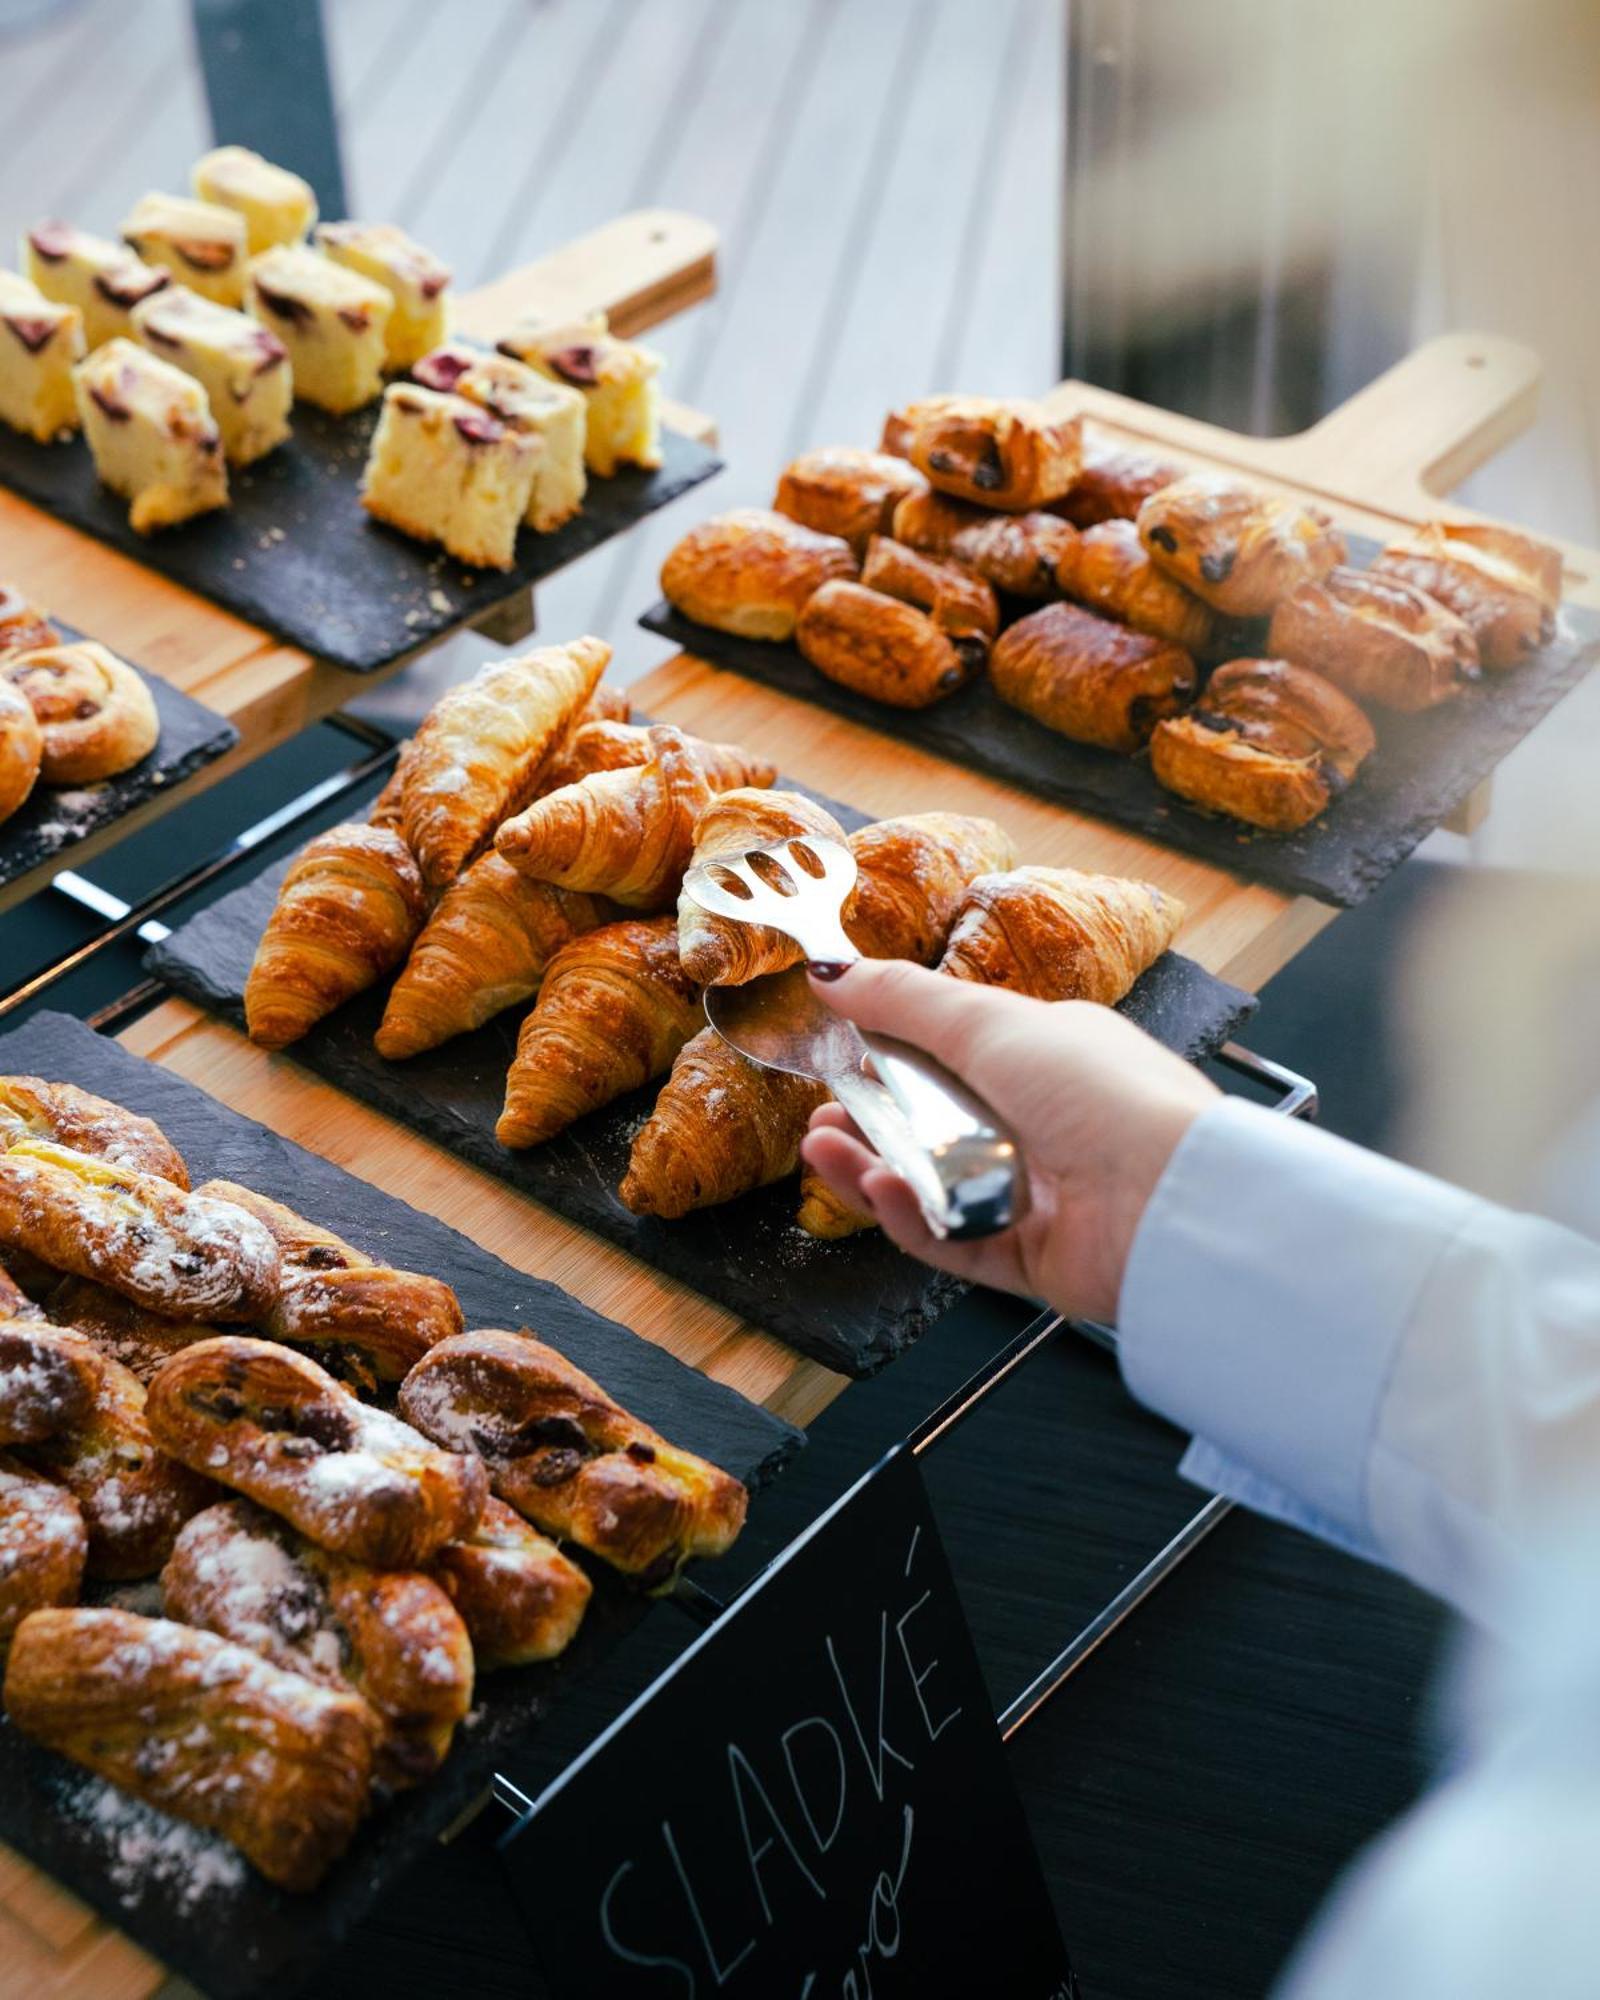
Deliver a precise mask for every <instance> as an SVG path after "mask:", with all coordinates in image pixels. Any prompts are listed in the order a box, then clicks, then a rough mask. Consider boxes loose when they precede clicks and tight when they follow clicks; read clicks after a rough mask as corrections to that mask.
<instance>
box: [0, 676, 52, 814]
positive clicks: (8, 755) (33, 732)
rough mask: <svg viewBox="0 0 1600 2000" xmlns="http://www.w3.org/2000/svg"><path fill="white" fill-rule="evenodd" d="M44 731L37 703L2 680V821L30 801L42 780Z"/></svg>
mask: <svg viewBox="0 0 1600 2000" xmlns="http://www.w3.org/2000/svg"><path fill="white" fill-rule="evenodd" d="M43 757H44V731H43V730H42V729H41V728H40V727H39V718H38V716H36V715H35V714H34V712H33V703H32V702H31V701H29V700H28V699H27V697H26V696H25V695H23V694H22V693H21V692H20V690H19V689H17V688H14V687H12V686H11V685H10V683H9V682H6V681H0V820H8V819H10V817H11V815H12V814H13V813H14V812H15V811H16V809H17V807H18V806H20V805H24V804H26V802H27V798H28V794H29V793H30V792H31V791H32V790H33V788H34V786H35V784H37V782H38V779H39V765H40V762H41V760H42V759H43Z"/></svg>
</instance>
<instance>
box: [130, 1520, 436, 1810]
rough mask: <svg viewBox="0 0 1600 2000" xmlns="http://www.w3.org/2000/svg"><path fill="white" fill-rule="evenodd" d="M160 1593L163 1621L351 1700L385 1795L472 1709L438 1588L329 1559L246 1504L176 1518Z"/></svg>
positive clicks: (428, 1770)
mask: <svg viewBox="0 0 1600 2000" xmlns="http://www.w3.org/2000/svg"><path fill="white" fill-rule="evenodd" d="M161 1591H162V1604H163V1609H164V1610H165V1611H166V1613H167V1616H168V1617H169V1618H178V1619H181V1620H182V1621H183V1623H184V1624H185V1625H198V1626H201V1627H202V1628H203V1629H204V1630H206V1631H208V1632H216V1633H218V1634H220V1636H221V1637H222V1638H224V1639H234V1640H237V1641H238V1643H239V1644H240V1645H241V1646H248V1647H249V1648H250V1650H251V1652H253V1653H259V1654H260V1656H261V1658H262V1659H264V1660H270V1661H271V1663H272V1664H273V1666H275V1667H282V1668H284V1669H286V1670H287V1671H288V1672H290V1673H295V1674H301V1675H303V1676H304V1677H305V1679H307V1680H308V1681H314V1682H315V1683H316V1684H317V1686H318V1687H323V1688H329V1689H331V1690H332V1691H333V1692H334V1693H336V1694H346V1693H348V1694H356V1695H359V1696H360V1697H361V1698H362V1700H363V1701H364V1702H365V1703H366V1705H367V1706H368V1708H369V1709H371V1711H372V1712H373V1715H374V1717H375V1719H376V1723H377V1727H376V1728H375V1729H374V1731H373V1736H374V1746H373V1749H374V1758H373V1776H374V1777H375V1778H376V1779H377V1781H378V1782H379V1783H380V1784H382V1785H385V1786H387V1787H388V1788H389V1789H390V1790H392V1791H398V1790H401V1789H403V1788H404V1787H406V1786H409V1785H415V1784H420V1783H421V1782H422V1780H423V1779H424V1778H431V1777H432V1776H433V1774H434V1772H435V1771H437V1770H438V1769H439V1767H440V1765H441V1764H443V1762H444V1760H445V1757H446V1755H447V1754H448V1752H449V1749H450V1743H451V1739H452V1738H453V1737H454V1735H455V1732H456V1726H457V1724H458V1723H460V1722H461V1721H462V1720H463V1719H464V1717H465V1716H466V1713H467V1710H468V1709H469V1708H471V1706H472V1644H471V1641H470V1640H469V1639H468V1636H467V1628H466V1626H465V1624H464V1623H463V1622H462V1620H461V1618H460V1616H459V1615H458V1613H457V1611H456V1609H455V1607H454V1605H453V1604H452V1603H451V1601H450V1598H449V1596H448V1594H447V1593H446V1592H445V1591H444V1590H443V1589H442V1588H441V1587H440V1586H439V1584H437V1583H436V1582H434V1581H433V1579H432V1578H431V1577H426V1576H423V1575H422V1574H421V1573H420V1572H419V1571H416V1570H376V1569H371V1568H369V1567H368V1566H367V1565H366V1564H365V1563H359V1562H352V1561H351V1560H350V1559H349V1557H348V1556H336V1555H330V1554H329V1553H328V1551H327V1550H326V1549H321V1548H318V1546H317V1545H316V1543H315V1542H308V1541H307V1540H306V1538H305V1536H304V1535H302V1534H299V1533H297V1532H296V1530H295V1529H293V1528H291V1527H290V1526H289V1524H288V1522H287V1521H280V1520H279V1519H278V1518H277V1517H276V1516H275V1515H272V1514H268V1513H266V1512H264V1511H263V1510H262V1509H261V1508H259V1507H256V1506H252V1504H251V1503H250V1502H249V1501H248V1500H224V1501H221V1502H219V1504H218V1505H217V1506H215V1507H208V1508H207V1509H206V1510H205V1512H204V1513H203V1514H196V1515H195V1517H194V1519H193V1520H192V1521H190V1522H188V1523H187V1525H186V1526H185V1528H184V1530H183V1533H182V1534H181V1535H180V1536H179V1537H178V1540H177V1544H176V1546H175V1547H174V1549H173V1551H172V1554H171V1555H170V1556H169V1557H168V1558H167V1565H166V1568H165V1569H164V1570H162V1572H161Z"/></svg>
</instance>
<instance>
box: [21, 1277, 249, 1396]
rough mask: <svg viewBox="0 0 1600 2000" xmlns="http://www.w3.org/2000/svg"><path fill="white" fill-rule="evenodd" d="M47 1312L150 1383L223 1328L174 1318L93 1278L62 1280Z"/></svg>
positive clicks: (51, 1293)
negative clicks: (181, 1353)
mask: <svg viewBox="0 0 1600 2000" xmlns="http://www.w3.org/2000/svg"><path fill="white" fill-rule="evenodd" d="M45 1310H46V1311H47V1312H48V1313H49V1315H50V1317H51V1319H52V1320H53V1321H54V1322H55V1323H56V1325H57V1326H64V1327H70V1328H71V1329H72V1331H73V1332H74V1333H81V1334H84V1335H86V1336H87V1337H88V1338H89V1339H90V1340H92V1341H93V1342H94V1344H95V1346H96V1347H98V1348H99V1350H100V1352H101V1353H102V1354H107V1355H109V1356H110V1357H111V1359H112V1360H113V1361H120V1362H121V1364H122V1366H123V1367H124V1368H126V1369H127V1370H128V1371H129V1372H130V1373H131V1374H134V1375H137V1376H138V1378H139V1380H140V1381H141V1382H148V1381H149V1380H150V1377H151V1376H152V1375H153V1374H154V1373H155V1372H156V1370H157V1369H158V1368H159V1367H160V1366H161V1364H162V1362H163V1361H166V1360H168V1359H169V1358H170V1357H171V1356H172V1355H174V1354H176V1353H177V1352H178V1351H179V1349H180V1348H184V1347H192V1346H193V1345H194V1343H195V1342H196V1341H197V1340H214V1339H215V1338H216V1336H217V1333H218V1331H219V1329H218V1328H217V1327H214V1326H207V1325H206V1323H205V1322H204V1321H203V1320H193V1319H168V1318H167V1316H166V1315H165V1314H164V1313H154V1312H148V1311H146V1309H145V1308H144V1307H143V1306H136V1305H135V1304H134V1303H133V1301H132V1299H125V1298H123V1297H122V1296H121V1295H120V1293H117V1292H113V1291H111V1290H109V1289H108V1288H107V1287H106V1286H105V1285H97V1284H95V1283H93V1282H92V1280H90V1279H88V1278H62V1279H60V1280H59V1281H58V1282H57V1283H56V1284H55V1285H53V1286H52V1287H51V1289H50V1290H49V1292H47V1293H46V1295H45Z"/></svg>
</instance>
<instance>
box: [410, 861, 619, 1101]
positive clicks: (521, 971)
mask: <svg viewBox="0 0 1600 2000" xmlns="http://www.w3.org/2000/svg"><path fill="white" fill-rule="evenodd" d="M615 915H616V911H615V909H614V908H613V907H612V906H611V905H610V904H609V903H608V902H606V900H605V898H604V897H602V896H590V895H586V894H584V893H583V892H582V891H579V890H573V889H558V888H556V887H555V886H554V885H553V884H552V883H549V882H532V881H529V880H528V878H527V877H526V876H525V875H519V874H518V873H517V871H516V869H515V868H513V867H512V866H511V864H510V862H509V861H506V860H504V859H503V858H502V857H501V856H500V855H498V854H496V853H495V852H494V851H493V850H492V849H491V850H490V852H489V853H487V854H485V855H483V856H482V857H481V858H480V859H479V860H477V861H474V862H473V864H472V866H471V867H470V868H469V869H468V870H467V871H466V873H465V874H464V875H462V876H461V877H459V879H458V880H456V881H454V882H452V883H451V885H450V887H449V888H448V889H446V890H445V892H444V895H443V897H442V898H441V899H440V902H439V907H438V908H437V909H436V910H435V911H434V913H433V915H432V916H431V917H430V918H429V919H428V921H427V923H426V924H425V925H424V926H423V929H422V934H421V936H420V937H419V938H418V939H417V941H416V943H415V944H414V945H413V946H412V947H411V956H410V957H409V958H408V959H407V960H406V963H405V967H404V969H403V970H402V972H401V974H400V977H399V978H398V979H397V980H396V981H395V982H394V985H393V986H392V987H391V988H390V989H389V998H388V1001H387V1003H386V1005H385V1007H384V1010H383V1019H382V1020H381V1021H380V1022H379V1024H378V1031H377V1033H376V1035H375V1036H374V1037H373V1042H374V1045H375V1047H376V1048H377V1051H378V1053H379V1055H380V1056H383V1057H385V1058H386V1059H387V1060H388V1061H389V1062H401V1061H403V1060H404V1059H405V1058H406V1057H407V1056H415V1055H420V1054H421V1053H422V1051H423V1050H424V1049H433V1048H437V1047H438V1046H439V1044H440V1043H441V1042H447V1041H449V1040H450V1039H451V1037H452V1036H454V1035H465V1034H470V1033H471V1031H472V1030H473V1029H474V1028H481V1027H482V1026H483V1024H484V1022H485V1021H488V1020H491V1019H492V1018H493V1017H494V1016H495V1015H496V1014H498V1013H500V1012H501V1011H502V1010H503V1009H505V1008H507V1007H515V1006H516V1005H517V1004H518V1003H519V1002H520V1001H523V1000H526V999H528V998H529V997H530V996H531V995H532V994H534V993H537V992H538V990H539V982H540V980H541V979H543V977H544V974H545V967H546V966H547V965H548V964H549V963H550V960H551V959H552V958H553V957H554V956H555V954H556V953H557V952H558V951H559V950H560V949H561V947H562V946H563V945H564V944H570V943H571V941H572V940H573V939H574V938H575V937H578V936H580V935H581V934H582V933H583V932H584V931H589V930H593V929H594V927H595V925H596V924H603V923H608V922H609V921H610V920H611V918H613V917H614V916H615Z"/></svg>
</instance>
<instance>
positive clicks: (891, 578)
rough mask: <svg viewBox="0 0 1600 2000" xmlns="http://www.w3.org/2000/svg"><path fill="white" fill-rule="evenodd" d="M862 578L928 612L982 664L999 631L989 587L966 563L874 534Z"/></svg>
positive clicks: (869, 585) (955, 642) (959, 649)
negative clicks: (953, 560) (990, 643)
mask: <svg viewBox="0 0 1600 2000" xmlns="http://www.w3.org/2000/svg"><path fill="white" fill-rule="evenodd" d="M861 581H862V582H863V583H864V584H865V585H866V586H867V588H868V589H869V590H881V591H882V592H883V594H884V596H885V597H898V598H899V599H900V600H901V602H902V603H905V604H914V605H915V606H916V607H917V609H918V610H919V611H926V612H927V614H928V616H929V617H930V618H931V619H932V620H933V622H934V624H935V625H937V626H938V628H939V630H940V631H941V632H943V633H944V634H945V636H946V637H947V638H948V639H949V640H950V641H951V643H952V644H953V645H954V647H955V649H956V651H957V652H958V653H960V654H961V655H962V657H963V658H964V659H966V658H970V659H972V660H973V661H974V662H976V663H977V664H981V663H982V662H983V661H984V660H986V659H987V658H988V657H989V642H990V640H991V639H993V637H994V635H995V634H996V632H998V631H999V630H1000V607H999V605H998V604H997V603H996V602H995V595H994V589H993V586H992V585H991V584H989V583H987V582H985V580H984V579H983V578H982V577H981V576H979V575H978V573H977V571H976V570H973V569H968V567H967V566H966V564H965V563H959V562H951V561H949V560H948V559H946V558H944V557H939V556H930V555H925V554H924V553H923V552H922V550H921V549H913V548H911V547H909V546H908V545H907V544H906V543H904V542H897V541H895V540H894V539H893V537H892V536H889V535H874V536H873V537H872V540H871V541H870V542H868V544H867V553H866V559H865V560H864V561H863V563H862V565H861Z"/></svg>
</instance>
